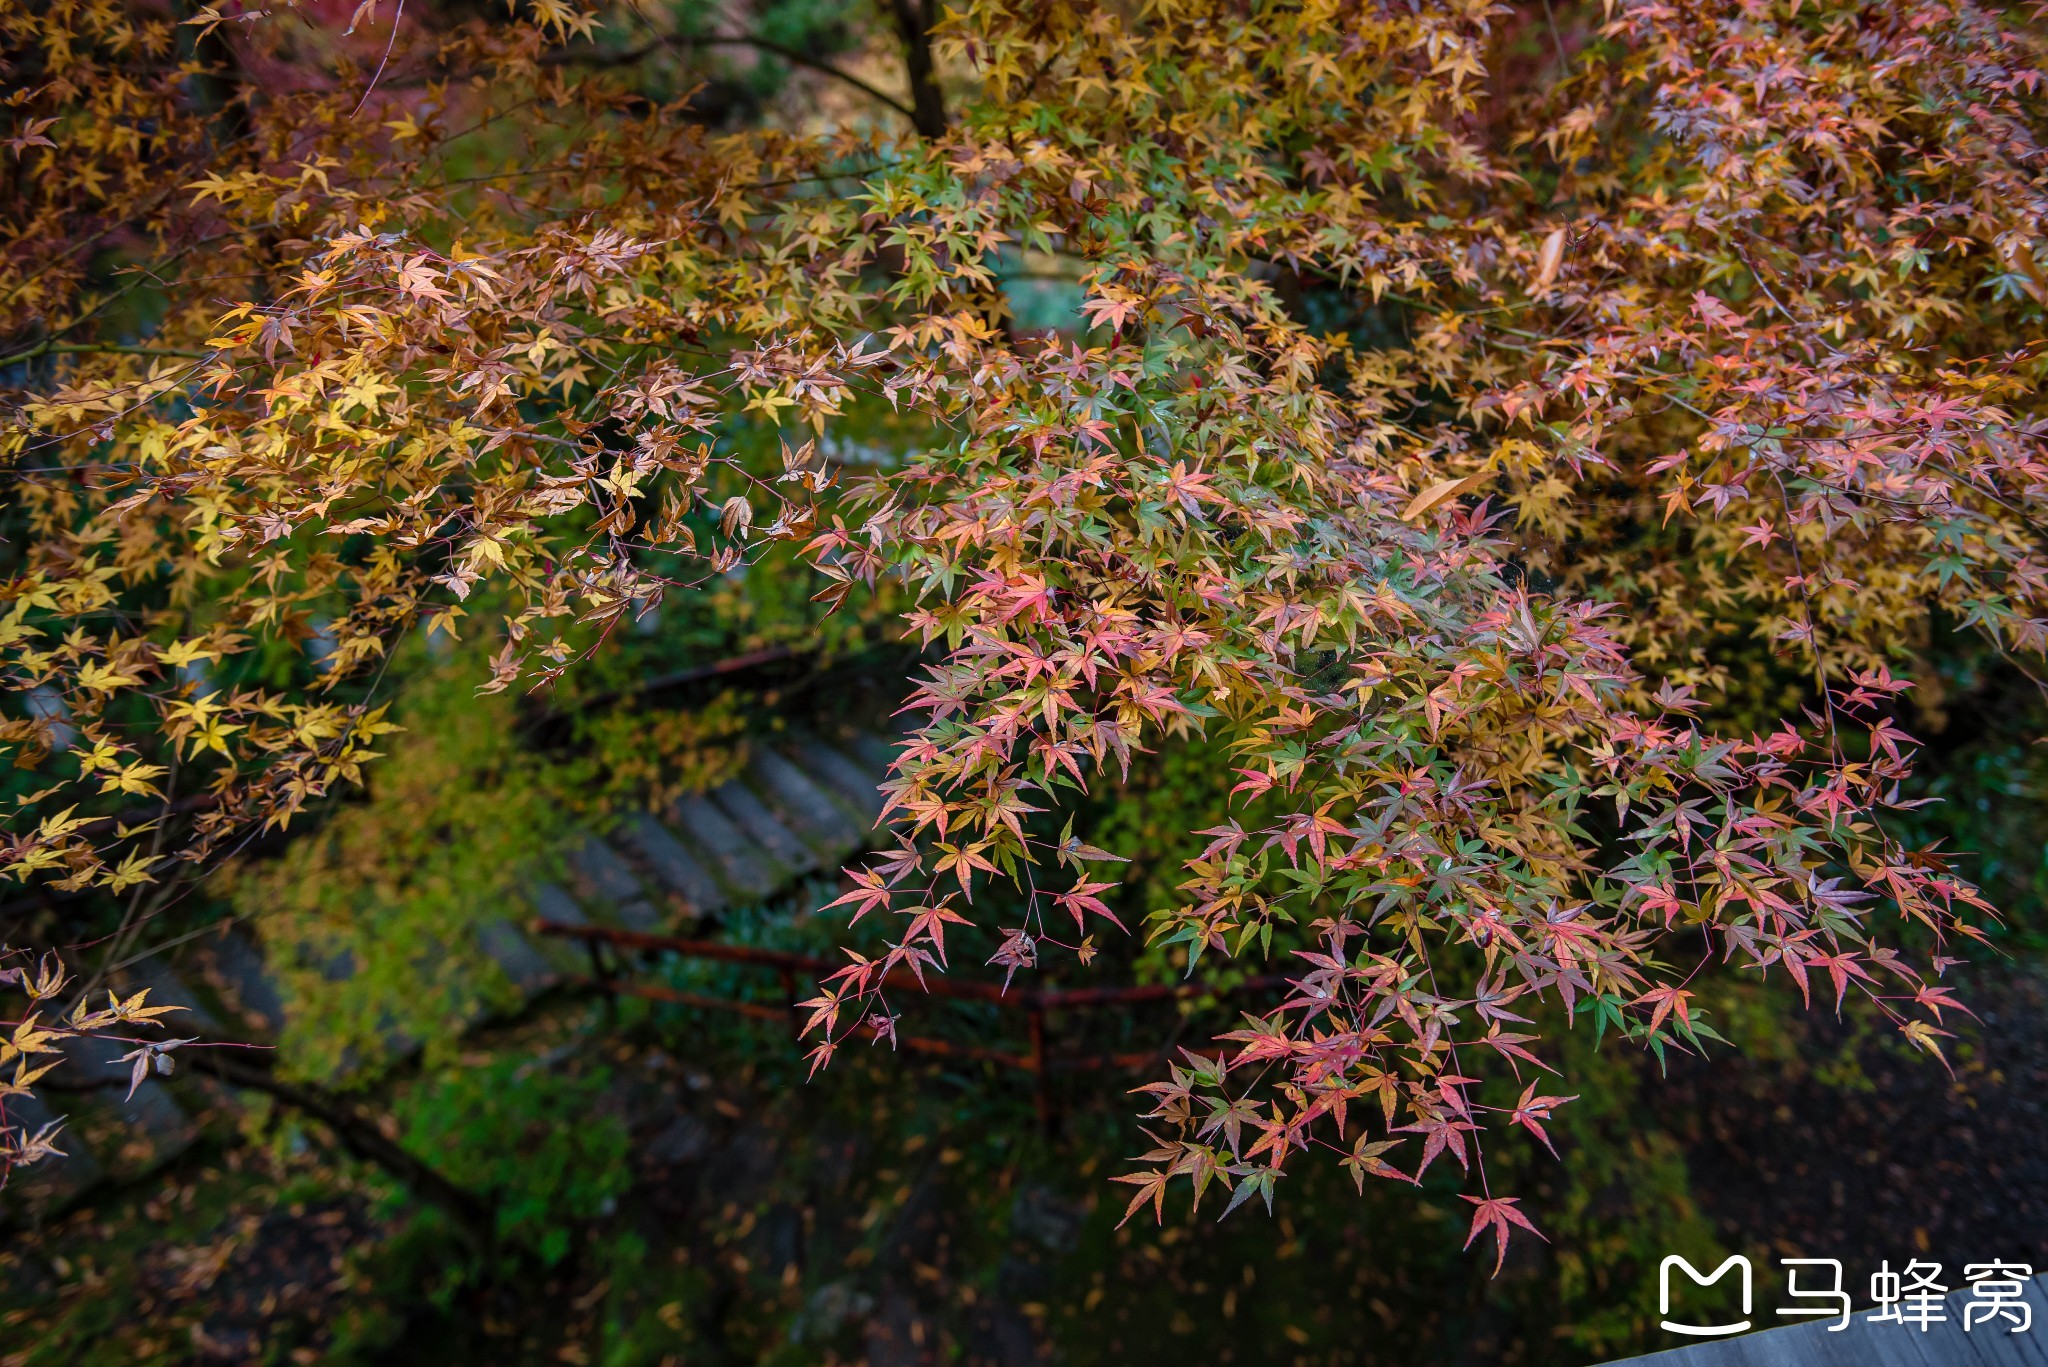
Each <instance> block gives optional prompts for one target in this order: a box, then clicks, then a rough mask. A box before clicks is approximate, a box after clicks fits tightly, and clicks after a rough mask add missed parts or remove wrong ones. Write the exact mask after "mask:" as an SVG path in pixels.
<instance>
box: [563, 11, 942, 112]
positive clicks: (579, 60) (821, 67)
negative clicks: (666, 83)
mask: <svg viewBox="0 0 2048 1367" xmlns="http://www.w3.org/2000/svg"><path fill="white" fill-rule="evenodd" d="M700 47H750V48H754V49H755V50H757V51H760V52H766V53H769V54H770V55H772V56H776V57H780V58H781V59H782V60H783V61H785V62H788V63H789V64H791V65H792V66H800V67H807V68H809V69H810V70H812V71H816V72H818V73H820V74H822V75H826V76H830V77H831V78H832V79H834V80H836V81H842V82H844V83H845V84H847V85H850V86H852V87H853V88H854V89H855V90H858V91H860V92H861V93H862V94H863V95H866V96H867V97H868V98H869V99H871V100H875V101H877V102H879V103H881V104H885V105H887V106H889V108H891V109H893V110H895V111H896V112H897V113H899V114H901V115H902V116H903V117H904V118H906V119H909V120H910V121H911V123H912V124H913V125H915V124H916V123H917V114H916V112H915V111H914V110H912V109H911V107H910V106H909V105H907V104H905V103H903V101H901V100H899V99H897V98H896V97H895V96H893V95H891V94H889V93H888V92H886V91H883V90H880V89H877V88H876V87H875V86H872V85H870V84H868V83H867V82H866V81H864V80H862V79H861V78H860V77H858V76H856V75H854V74H853V73H852V72H850V71H842V70H841V69H839V68H838V67H836V66H833V65H832V64H831V63H830V62H827V61H822V60H820V59H819V58H816V57H812V56H810V55H808V54H807V53H804V52H802V51H800V50H799V49H797V48H793V47H785V46H783V45H782V44H781V43H778V42H775V41H773V40H771V39H767V38H762V37H758V36H756V35H755V34H751V33H713V34H706V35H703V36H701V37H689V36H686V35H682V34H674V35H670V36H667V37H662V38H656V39H655V40H654V41H653V42H651V43H645V44H642V45H641V46H639V47H636V48H628V49H626V50H625V51H623V52H612V53H605V52H560V53H555V54H551V55H550V57H549V61H550V62H551V63H552V64H554V65H561V66H567V65H569V64H571V63H573V64H575V65H577V66H607V67H610V66H631V65H632V64H633V63H635V62H638V61H642V60H644V59H646V58H647V57H649V56H651V55H652V54H654V53H656V52H659V51H661V50H662V49H664V48H700ZM918 131H919V132H922V131H923V129H922V128H920V129H919V130H918Z"/></svg>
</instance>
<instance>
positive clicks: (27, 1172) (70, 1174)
mask: <svg viewBox="0 0 2048 1367" xmlns="http://www.w3.org/2000/svg"><path fill="white" fill-rule="evenodd" d="M52 1076H55V1074H52ZM52 1101H56V1102H57V1104H56V1105H55V1106H54V1107H53V1106H52V1105H51V1102H52ZM76 1101H77V1098H75V1097H62V1098H59V1097H54V1096H46V1095H44V1094H30V1095H28V1096H11V1097H9V1098H7V1126H8V1128H9V1129H18V1130H25V1131H27V1133H28V1134H29V1135H31V1136H33V1135H34V1134H35V1133H36V1132H37V1131H38V1130H40V1129H42V1128H43V1126H45V1125H47V1124H48V1123H50V1122H51V1121H53V1120H60V1119H61V1120H63V1121H64V1122H65V1123H64V1124H63V1126H62V1127H61V1128H59V1129H58V1130H57V1131H56V1132H55V1133H54V1135H53V1136H52V1137H51V1138H52V1142H53V1143H55V1144H56V1146H57V1148H58V1149H59V1150H60V1151H61V1152H62V1153H63V1155H64V1156H63V1157H61V1158H58V1157H49V1158H43V1159H40V1160H38V1161H36V1162H34V1163H31V1164H29V1165H28V1166H27V1167H25V1168H16V1169H14V1170H13V1171H12V1172H11V1173H9V1174H8V1177H7V1186H6V1187H5V1188H4V1189H0V1203H4V1208H5V1209H7V1210H8V1211H9V1212H11V1213H15V1214H19V1215H24V1216H26V1217H28V1218H29V1219H31V1220H42V1219H45V1218H47V1217H48V1216H51V1215H54V1214H56V1213H57V1212H58V1211H61V1210H62V1209H64V1208H65V1207H66V1206H68V1205H70V1204H71V1203H72V1202H73V1201H75V1200H77V1199H78V1198H79V1197H80V1196H82V1195H84V1194H85V1193H86V1192H87V1191H90V1190H91V1189H92V1188H93V1187H96V1186H98V1185H99V1184H100V1182H102V1181H103V1180H105V1178H106V1175H107V1171H106V1169H105V1168H104V1167H102V1166H101V1164H100V1161H99V1156H98V1155H97V1154H95V1153H94V1152H93V1149H92V1145H91V1144H90V1143H88V1142H87V1141H86V1139H85V1137H84V1136H83V1135H80V1134H77V1133H75V1132H74V1131H75V1129H76V1127H75V1126H74V1125H73V1124H72V1123H71V1112H72V1111H73V1110H75V1109H77V1106H76V1105H75V1103H76Z"/></svg>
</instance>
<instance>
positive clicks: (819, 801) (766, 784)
mask: <svg viewBox="0 0 2048 1367" xmlns="http://www.w3.org/2000/svg"><path fill="white" fill-rule="evenodd" d="M747 778H748V779H749V780H750V781H752V783H753V784H754V785H755V787H757V788H758V789H759V790H760V791H761V793H762V794H763V795H764V796H766V798H767V799H768V801H769V803H770V804H771V805H772V806H773V808H774V809H775V811H776V812H777V813H779V814H780V815H781V817H782V819H783V820H784V821H785V822H786V823H787V824H788V826H789V829H791V830H792V831H794V832H796V833H797V835H799V836H801V837H802V838H803V839H804V840H806V841H808V842H809V843H810V846H811V848H812V849H814V850H816V851H818V855H819V858H820V859H822V860H823V861H825V862H827V863H834V864H836V863H838V862H839V861H840V860H841V859H844V858H845V857H846V856H847V855H848V854H851V853H852V852H853V851H854V850H856V849H858V848H859V847H860V836H861V827H860V823H859V822H857V821H855V820H854V818H853V816H852V814H851V813H850V812H849V811H848V810H847V807H846V804H845V803H844V802H842V801H841V800H840V799H838V798H836V797H834V796H832V794H831V793H830V792H829V791H828V790H827V789H825V788H824V787H822V786H820V785H819V784H817V783H816V782H814V781H812V779H811V778H810V776H809V775H807V774H805V773H804V771H803V770H801V769H799V768H797V767H796V765H794V764H792V763H790V762H789V760H788V759H787V758H785V757H784V756H783V755H781V754H779V753H777V752H776V751H774V750H770V749H768V748H767V747H765V746H763V747H761V748H759V749H757V750H755V752H754V756H753V760H752V761H751V762H750V763H749V764H748V766H747Z"/></svg>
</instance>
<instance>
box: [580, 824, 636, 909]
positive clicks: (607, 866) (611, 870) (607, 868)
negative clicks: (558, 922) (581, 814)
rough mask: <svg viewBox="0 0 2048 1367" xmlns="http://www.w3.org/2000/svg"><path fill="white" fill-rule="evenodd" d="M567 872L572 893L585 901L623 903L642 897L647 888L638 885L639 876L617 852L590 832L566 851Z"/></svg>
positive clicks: (615, 904)
mask: <svg viewBox="0 0 2048 1367" xmlns="http://www.w3.org/2000/svg"><path fill="white" fill-rule="evenodd" d="M568 861H569V872H570V874H571V876H572V877H573V879H574V881H575V882H576V884H577V888H576V892H577V894H578V895H579V896H581V897H582V898H583V899H584V900H585V901H588V900H590V899H592V898H596V899H597V900H598V901H600V902H609V903H611V904H612V905H613V906H619V905H622V904H624V903H627V902H634V901H639V900H642V899H643V898H645V897H646V895H647V891H646V889H645V888H643V887H641V886H640V877H639V875H638V874H636V873H634V872H633V866H632V865H631V864H628V863H627V862H626V861H625V860H624V859H622V858H620V857H619V852H618V851H617V850H614V849H613V848H612V847H611V846H609V845H607V844H605V843H604V842H603V841H602V840H599V839H598V838H597V837H596V836H594V835H587V836H585V837H584V838H583V843H582V844H580V845H577V846H575V847H574V848H572V849H571V850H570V851H569V854H568Z"/></svg>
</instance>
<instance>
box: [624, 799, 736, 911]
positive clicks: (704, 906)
mask: <svg viewBox="0 0 2048 1367" xmlns="http://www.w3.org/2000/svg"><path fill="white" fill-rule="evenodd" d="M619 839H620V840H621V841H622V842H623V843H624V844H625V845H626V846H627V847H628V848H630V849H631V850H632V851H633V852H634V853H635V854H637V855H639V856H640V857H641V858H642V859H643V860H645V861H646V862H647V866H648V867H649V868H650V869H652V870H653V871H654V875H655V877H657V878H659V879H660V880H661V882H662V884H663V885H664V886H666V887H668V888H669V889H670V890H672V891H674V892H676V893H677V894H679V895H680V896H681V897H682V899H683V900H684V901H685V902H687V903H688V904H689V907H690V910H691V912H692V913H694V914H696V915H698V916H707V915H710V914H711V913H712V912H715V911H719V910H721V909H722V908H723V907H724V906H725V905H726V898H725V893H724V891H723V889H721V888H720V887H719V886H718V881H717V880H716V879H714V878H713V877H712V876H711V875H710V873H709V872H707V871H706V870H705V868H704V866H703V865H702V864H700V863H698V862H697V859H696V856H694V855H692V854H691V853H690V852H689V850H687V849H685V848H684V847H683V843H682V842H681V841H680V840H677V839H676V838H675V836H674V834H673V833H671V832H670V831H669V830H668V829H667V828H666V827H665V826H663V825H662V824H661V823H660V822H659V821H656V820H655V819H654V818H653V817H651V816H649V815H648V814H647V813H645V812H635V813H634V814H633V815H632V816H630V817H627V818H626V820H625V822H624V823H623V824H622V825H621V826H620V827H619ZM622 910H623V909H622ZM650 910H651V909H650ZM627 928H628V929H630V930H640V929H647V930H655V929H659V918H658V917H657V918H656V925H654V926H648V927H641V926H633V925H628V927H627Z"/></svg>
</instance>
